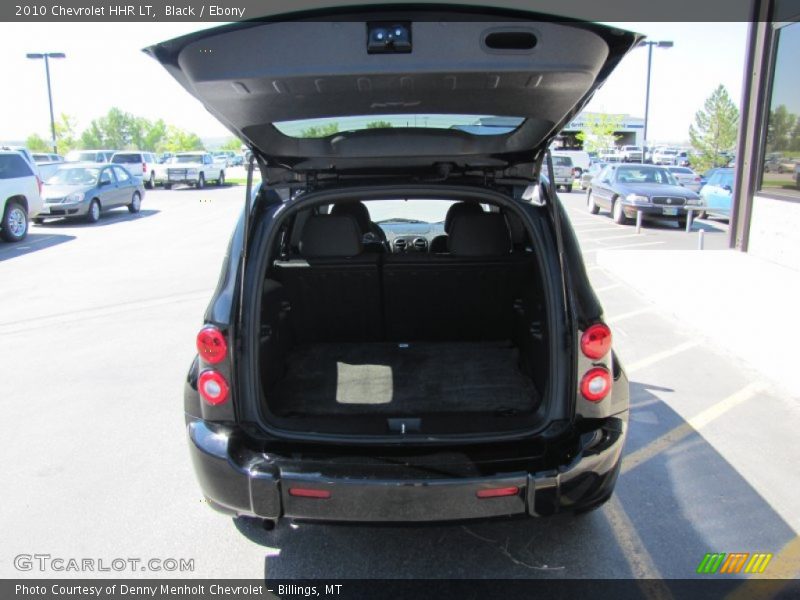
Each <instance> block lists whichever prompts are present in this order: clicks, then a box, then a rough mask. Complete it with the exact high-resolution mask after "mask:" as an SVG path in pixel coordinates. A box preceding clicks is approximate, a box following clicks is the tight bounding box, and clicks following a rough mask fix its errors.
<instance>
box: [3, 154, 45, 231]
mask: <svg viewBox="0 0 800 600" xmlns="http://www.w3.org/2000/svg"><path fill="white" fill-rule="evenodd" d="M41 189H42V182H41V180H40V179H39V177H38V175H36V169H35V167H33V166H32V165H31V164H30V163H29V162H28V161H27V160H26V159H25V158H23V155H22V154H20V153H19V152H16V151H14V150H0V213H2V215H3V220H2V221H0V237H2V238H3V239H4V240H5V241H7V242H19V241H21V240H24V239H25V236H27V235H28V225H29V223H30V219H31V218H33V217H35V216H36V215H37V214H39V211H40V210H41V209H42V196H41Z"/></svg>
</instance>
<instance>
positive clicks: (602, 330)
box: [581, 323, 611, 359]
mask: <svg viewBox="0 0 800 600" xmlns="http://www.w3.org/2000/svg"><path fill="white" fill-rule="evenodd" d="M609 350H611V330H610V329H609V328H608V325H606V324H605V323H595V324H594V325H592V326H591V327H589V329H587V330H586V331H584V332H583V335H582V336H581V352H583V354H584V355H585V356H587V357H588V358H593V359H595V358H602V357H603V356H605V355H606V354H608V351H609Z"/></svg>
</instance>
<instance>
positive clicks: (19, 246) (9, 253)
mask: <svg viewBox="0 0 800 600" xmlns="http://www.w3.org/2000/svg"><path fill="white" fill-rule="evenodd" d="M74 239H75V236H74V235H60V234H52V233H44V232H43V233H33V232H31V233H28V236H27V237H26V238H25V239H24V240H22V241H21V242H16V243H13V244H9V243H5V242H3V243H0V262H2V261H4V260H8V259H11V258H16V257H18V256H24V255H25V254H30V253H31V252H36V251H37V250H43V249H44V248H52V247H53V246H58V245H59V244H63V243H64V242H70V241H72V240H74Z"/></svg>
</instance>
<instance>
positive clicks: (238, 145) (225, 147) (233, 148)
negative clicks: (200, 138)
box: [220, 138, 242, 152]
mask: <svg viewBox="0 0 800 600" xmlns="http://www.w3.org/2000/svg"><path fill="white" fill-rule="evenodd" d="M241 149H242V140H239V139H236V138H231V139H229V140H228V141H227V142H225V143H224V144H222V146H220V150H222V151H223V152H239V151H240V150H241Z"/></svg>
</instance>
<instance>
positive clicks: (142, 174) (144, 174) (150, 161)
mask: <svg viewBox="0 0 800 600" xmlns="http://www.w3.org/2000/svg"><path fill="white" fill-rule="evenodd" d="M110 162H111V163H113V164H115V165H125V168H126V169H128V171H130V172H131V174H132V175H134V176H136V177H139V178H141V180H142V181H143V182H144V187H146V188H148V189H153V188H154V187H156V183H157V182H160V181H163V180H164V174H163V169H159V165H158V159H157V158H156V155H155V154H153V153H152V152H141V151H139V150H126V151H124V152H115V153H114V156H112V157H111V161H110Z"/></svg>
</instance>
